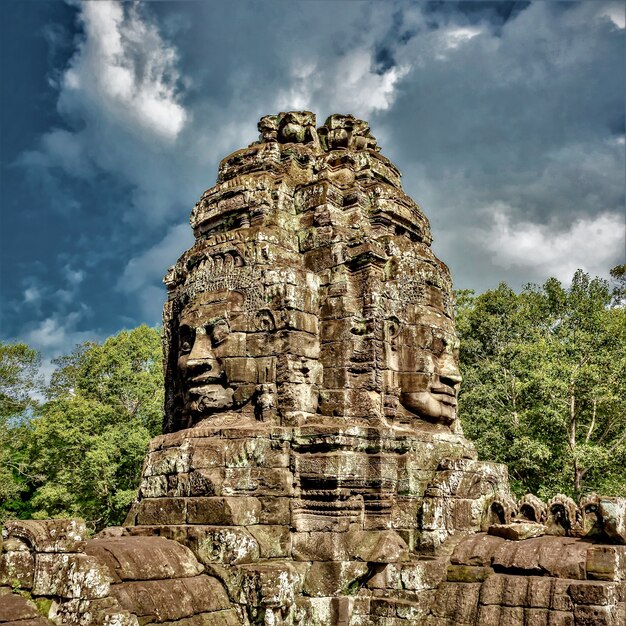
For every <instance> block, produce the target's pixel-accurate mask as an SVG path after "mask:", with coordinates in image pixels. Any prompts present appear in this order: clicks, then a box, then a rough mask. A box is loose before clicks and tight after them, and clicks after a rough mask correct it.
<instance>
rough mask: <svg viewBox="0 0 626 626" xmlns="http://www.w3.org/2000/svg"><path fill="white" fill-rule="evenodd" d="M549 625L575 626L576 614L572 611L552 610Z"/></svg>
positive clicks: (549, 614)
mask: <svg viewBox="0 0 626 626" xmlns="http://www.w3.org/2000/svg"><path fill="white" fill-rule="evenodd" d="M548 626H574V614H573V613H572V612H571V611H550V612H549V613H548Z"/></svg>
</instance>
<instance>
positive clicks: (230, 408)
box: [0, 111, 626, 626]
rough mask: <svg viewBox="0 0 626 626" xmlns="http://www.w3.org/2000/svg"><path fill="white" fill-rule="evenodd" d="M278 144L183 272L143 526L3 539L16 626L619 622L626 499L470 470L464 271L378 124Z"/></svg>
mask: <svg viewBox="0 0 626 626" xmlns="http://www.w3.org/2000/svg"><path fill="white" fill-rule="evenodd" d="M259 131H260V133H261V136H260V139H259V141H258V142H255V143H253V144H252V145H250V146H249V147H247V148H244V149H242V150H239V151H237V152H235V153H233V154H232V155H230V156H228V157H226V158H225V159H224V160H223V161H222V162H221V164H220V168H219V172H218V179H217V183H216V185H215V186H214V187H212V188H211V189H209V190H208V191H206V192H205V193H204V194H203V196H202V198H201V199H200V201H199V202H198V203H197V204H196V206H195V207H194V209H193V211H192V215H191V226H192V228H193V231H194V234H195V237H196V241H195V243H194V245H193V246H192V248H191V249H190V250H188V251H187V252H185V253H184V254H183V255H182V256H181V258H180V259H179V260H178V262H177V263H176V264H175V265H174V266H173V267H172V268H171V269H170V271H169V272H168V274H167V276H166V278H165V283H166V285H167V288H168V301H167V303H166V305H165V308H164V352H165V379H166V404H165V419H164V433H165V434H163V435H162V436H160V437H157V438H155V439H154V440H153V441H152V442H151V444H150V447H149V450H148V454H147V457H146V461H145V464H144V469H143V476H142V481H141V486H140V490H139V495H138V498H137V500H136V502H135V503H134V505H133V507H132V509H131V511H130V512H129V514H128V517H127V520H126V522H125V527H124V528H118V529H108V530H106V531H104V532H103V533H102V534H101V535H100V536H99V537H97V538H96V539H93V540H91V541H88V542H86V543H85V541H84V536H83V529H82V527H80V525H79V524H78V523H77V522H75V521H73V522H19V523H12V524H9V525H8V526H7V528H6V529H5V534H6V539H5V542H4V546H3V552H2V558H1V560H0V623H5V624H6V623H9V624H21V625H22V626H35V625H39V626H41V624H45V623H50V622H49V621H48V620H52V621H53V622H54V623H56V624H68V625H81V626H90V625H92V624H93V625H95V624H107V625H108V626H131V625H134V624H142V625H143V624H165V625H167V626H175V625H177V626H217V625H218V624H220V625H222V624H224V625H226V626H229V625H232V626H235V625H240V626H260V625H264V626H279V625H282V626H296V625H300V626H331V625H341V626H365V625H368V626H369V625H371V626H405V625H409V624H425V625H428V626H474V625H476V626H478V625H485V626H496V625H497V624H506V625H507V626H590V625H592V624H598V625H606V626H618V625H623V624H625V623H626V616H625V610H624V596H625V594H626V591H625V584H626V582H625V581H626V552H625V550H626V499H624V498H622V499H620V498H602V497H599V496H596V495H594V494H592V495H590V496H588V497H586V498H584V499H583V500H582V501H581V502H580V503H579V504H576V503H575V502H573V501H572V500H571V499H569V498H567V497H565V496H562V495H557V496H555V497H554V498H553V499H552V500H551V501H550V502H548V503H543V502H541V501H540V500H539V499H538V498H536V497H535V496H533V495H530V494H529V495H527V496H525V497H524V498H522V499H521V500H520V501H519V502H516V501H514V500H513V498H512V497H511V493H510V490H509V482H508V477H507V473H506V468H505V467H504V466H502V465H498V464H494V463H487V462H482V461H478V460H477V458H476V453H475V451H474V448H473V446H472V444H471V443H470V442H469V441H467V440H466V439H465V438H464V436H463V433H462V431H461V428H460V424H459V421H458V418H457V414H456V396H457V393H458V388H459V384H460V375H459V370H458V339H457V336H456V332H455V328H454V319H453V299H452V284H451V279H450V274H449V271H448V269H447V267H446V266H445V264H443V263H442V262H441V261H439V260H438V259H437V258H436V257H435V255H434V254H433V252H432V250H431V248H430V244H431V234H430V227H429V223H428V220H427V219H426V217H425V216H424V214H423V212H422V211H421V209H420V208H419V207H418V206H417V204H416V203H415V202H414V201H413V200H412V199H411V198H409V197H408V196H406V194H405V193H404V192H403V190H402V186H401V183H400V173H399V171H398V170H397V169H396V168H395V166H394V165H393V164H392V163H391V162H390V161H389V160H387V159H386V158H385V157H384V156H382V155H381V154H380V150H379V148H378V146H377V144H376V140H375V138H374V137H373V136H372V135H371V133H370V130H369V126H368V125H367V123H366V122H364V121H362V120H358V119H356V118H354V117H353V116H349V115H348V116H345V115H333V116H331V117H330V118H328V120H326V122H325V123H324V125H322V126H321V127H319V128H316V120H315V116H314V115H313V114H312V113H310V112H306V111H304V112H290V113H280V114H279V115H276V116H266V117H264V118H262V119H261V121H260V123H259ZM77 529H78V530H77ZM3 620H4V621H3Z"/></svg>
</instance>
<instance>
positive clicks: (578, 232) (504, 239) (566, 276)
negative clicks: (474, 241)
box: [480, 205, 626, 281]
mask: <svg viewBox="0 0 626 626" xmlns="http://www.w3.org/2000/svg"><path fill="white" fill-rule="evenodd" d="M491 210H492V211H493V225H492V228H491V230H490V231H489V232H487V233H485V234H483V235H481V237H480V238H481V239H482V241H483V242H484V245H485V247H486V248H487V249H488V250H489V251H490V252H491V253H492V255H493V256H492V260H493V262H494V263H495V264H496V265H499V266H501V267H504V268H510V267H511V266H517V267H521V268H524V269H525V270H528V271H531V272H532V273H533V274H535V275H541V276H542V277H548V276H555V277H556V278H558V279H559V280H562V281H569V280H571V278H572V276H573V275H574V272H575V271H576V270H577V269H579V268H580V269H583V270H585V271H587V272H589V273H590V274H592V275H601V276H602V275H606V274H607V272H608V270H609V269H610V268H611V266H612V265H613V264H615V263H617V262H618V261H619V259H620V257H621V255H622V254H623V253H624V245H625V244H624V242H625V241H626V230H625V226H624V217H623V216H622V215H619V214H617V213H609V212H607V213H602V214H600V215H598V216H595V217H588V218H586V217H583V218H579V219H577V220H575V221H574V222H573V223H572V224H570V225H569V227H567V228H565V229H559V228H558V226H556V225H549V224H548V225H546V224H535V223H532V222H525V221H519V222H516V223H514V222H513V220H512V219H511V218H510V216H509V214H508V208H507V207H505V206H502V205H500V206H494V207H492V208H491Z"/></svg>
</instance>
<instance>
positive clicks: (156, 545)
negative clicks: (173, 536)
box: [85, 537, 204, 583]
mask: <svg viewBox="0 0 626 626" xmlns="http://www.w3.org/2000/svg"><path fill="white" fill-rule="evenodd" d="M85 552H86V553H87V554H89V555H91V556H94V557H96V558H97V559H98V560H99V561H100V562H101V563H104V564H105V565H106V566H107V567H108V570H109V573H110V575H111V576H112V577H113V582H116V583H117V582H122V581H127V580H158V579H164V578H188V577H190V576H196V575H197V574H200V573H201V572H202V571H203V569H204V568H203V567H202V565H200V564H199V563H198V561H197V560H196V557H195V556H194V555H193V553H192V552H191V550H189V548H186V547H185V546H183V545H181V544H180V543H178V542H176V541H171V540H169V539H164V538H163V537H119V538H111V539H92V540H91V541H88V542H87V545H86V547H85Z"/></svg>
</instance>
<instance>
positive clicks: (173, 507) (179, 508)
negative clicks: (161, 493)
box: [137, 498, 187, 525]
mask: <svg viewBox="0 0 626 626" xmlns="http://www.w3.org/2000/svg"><path fill="white" fill-rule="evenodd" d="M186 520H187V501H186V500H185V499H184V498H146V499H144V500H141V502H140V503H139V508H138V511H137V524H140V525H151V524H184V523H185V521H186Z"/></svg>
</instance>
